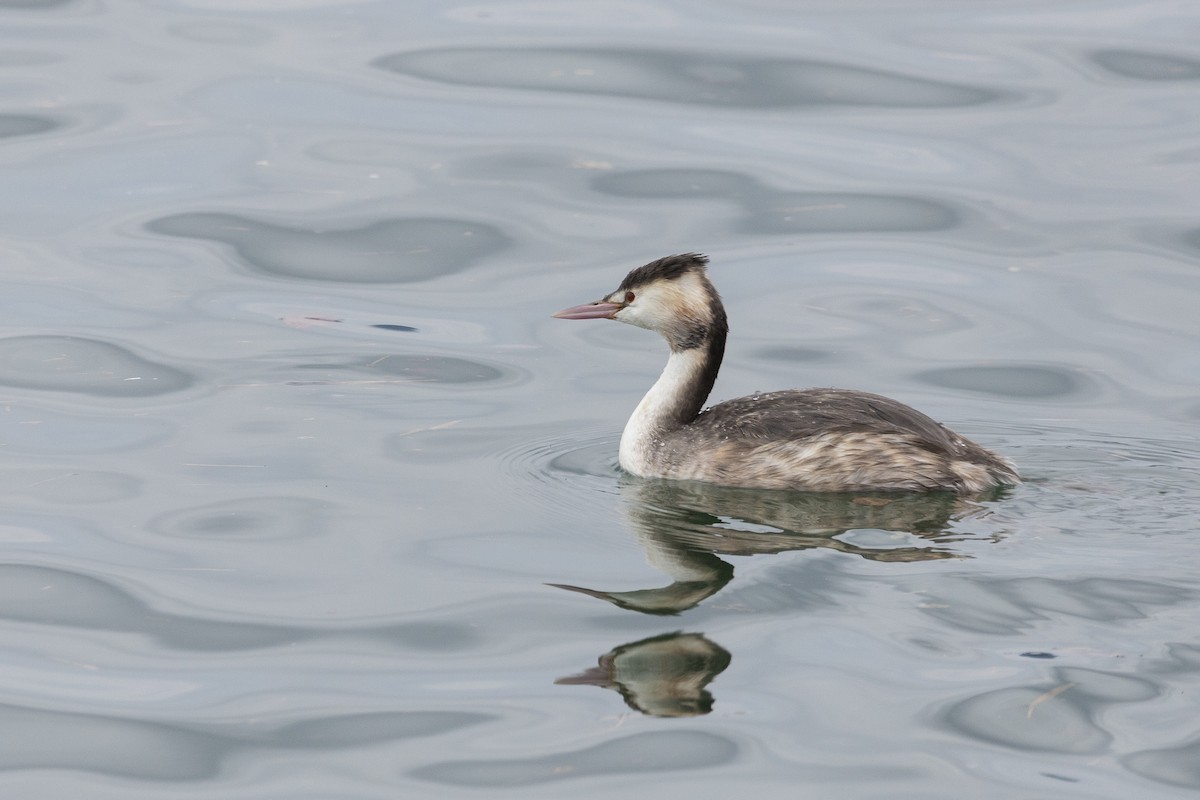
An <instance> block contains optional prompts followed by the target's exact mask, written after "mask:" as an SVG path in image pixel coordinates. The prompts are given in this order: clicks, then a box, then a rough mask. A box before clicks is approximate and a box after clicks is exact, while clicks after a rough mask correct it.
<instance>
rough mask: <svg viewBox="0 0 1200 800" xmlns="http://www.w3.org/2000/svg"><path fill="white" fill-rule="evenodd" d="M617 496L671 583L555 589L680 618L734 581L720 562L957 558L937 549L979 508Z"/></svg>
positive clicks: (778, 495)
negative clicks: (906, 537) (889, 541)
mask: <svg viewBox="0 0 1200 800" xmlns="http://www.w3.org/2000/svg"><path fill="white" fill-rule="evenodd" d="M621 493H622V496H623V500H624V501H625V502H624V507H625V511H626V516H627V519H628V522H629V526H630V528H631V530H632V531H633V534H634V536H635V537H637V539H638V541H639V542H640V543H641V545H642V547H643V549H644V550H645V551H646V558H647V560H648V561H649V562H650V564H652V565H653V566H654V567H656V568H657V569H660V570H662V571H663V572H665V573H666V574H667V575H669V576H671V577H672V578H673V579H674V581H673V582H672V583H671V584H670V585H668V586H664V587H660V588H653V589H635V590H630V591H603V590H599V589H588V588H584V587H581V586H570V585H566V584H557V583H555V584H550V585H551V586H555V587H557V588H560V589H567V590H569V591H572V592H580V593H582V594H586V595H590V596H591V597H596V598H599V599H601V600H606V601H608V602H610V603H612V604H613V605H615V606H617V607H619V608H625V609H628V610H630V611H638V612H641V613H643V614H678V613H680V612H682V611H685V610H687V609H689V608H692V607H693V606H695V605H697V604H698V603H700V602H701V601H703V600H705V599H707V598H709V597H711V596H712V595H714V594H716V593H717V592H719V591H720V590H721V589H722V588H723V587H724V586H725V585H726V584H727V583H729V582H730V581H731V580H732V579H733V566H732V565H731V564H729V563H728V562H726V561H724V560H722V559H721V558H719V557H718V554H720V555H733V556H748V555H757V554H767V553H782V552H787V551H790V550H807V549H811V548H814V547H820V548H825V549H829V550H837V551H838V552H842V553H852V554H854V555H857V556H860V557H862V558H866V559H870V560H872V561H927V560H933V559H944V558H957V557H959V556H958V554H956V553H955V552H953V551H952V550H951V549H950V548H949V546H948V545H947V544H946V543H945V542H939V541H938V540H939V538H940V537H942V536H943V535H944V534H945V533H946V530H947V528H948V526H949V525H950V523H951V522H953V521H954V520H956V519H960V518H962V517H965V516H968V515H970V514H972V513H974V512H975V511H977V510H978V509H979V506H978V505H977V504H975V503H974V502H972V501H969V500H964V499H963V498H960V497H957V496H956V495H952V494H949V493H927V494H926V493H879V494H818V493H809V492H786V491H761V490H754V489H738V488H730V487H725V486H713V485H710V484H705V483H698V482H692V481H659V480H636V479H630V480H626V481H624V482H622V484H621ZM855 529H874V530H881V531H898V532H904V533H910V534H913V535H914V536H916V537H918V539H922V540H925V541H926V542H928V545H909V546H898V547H886V548H876V547H866V546H861V545H858V544H854V543H852V542H848V541H843V540H842V539H839V538H837V537H838V536H839V535H840V534H844V533H846V532H847V531H849V530H855Z"/></svg>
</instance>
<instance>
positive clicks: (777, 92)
mask: <svg viewBox="0 0 1200 800" xmlns="http://www.w3.org/2000/svg"><path fill="white" fill-rule="evenodd" d="M372 64H373V66H376V67H378V68H380V69H383V70H387V71H388V72H395V73H398V74H400V75H405V76H409V77H413V78H421V79H424V80H429V81H437V82H439V83H445V84H452V85H456V86H476V87H495V88H503V89H517V90H525V91H538V92H561V93H566V94H576V95H605V96H610V97H623V98H631V99H640V100H654V101H657V102H660V103H682V104H687V105H698V106H717V107H724V108H798V107H822V106H860V107H861V106H867V107H879V108H958V107H965V106H976V105H980V104H983V103H994V102H997V101H999V100H1001V99H1003V98H1005V97H1008V96H1009V93H1007V92H1004V91H1001V90H998V89H994V88H990V87H983V86H970V85H966V84H962V83H951V82H948V81H938V80H931V79H928V78H921V77H916V76H913V75H903V74H900V73H896V72H885V71H883V70H877V69H869V68H865V67H855V66H850V65H847V64H838V63H835V62H831V61H818V60H815V59H793V58H764V57H752V56H734V55H720V54H715V53H711V52H707V51H701V50H691V51H689V50H682V49H665V48H664V49H649V48H642V49H636V48H598V47H593V48H577V47H571V48H559V47H522V48H513V47H446V48H437V49H429V50H416V51H410V52H404V53H395V54H393V55H389V56H384V57H382V58H379V59H376V60H375V61H374V62H372Z"/></svg>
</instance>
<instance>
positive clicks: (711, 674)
mask: <svg viewBox="0 0 1200 800" xmlns="http://www.w3.org/2000/svg"><path fill="white" fill-rule="evenodd" d="M729 661H730V655H729V652H728V651H727V650H725V648H723V647H721V646H720V645H718V644H714V643H713V642H711V641H709V640H708V639H706V638H704V637H703V636H702V635H700V634H698V633H682V632H680V633H667V634H663V635H662V636H655V637H653V638H650V639H642V640H641V641H638V642H630V643H629V644H623V645H621V646H620V647H617V648H614V649H613V650H611V651H609V652H608V653H605V654H604V655H602V656H600V659H599V662H598V663H597V665H596V666H595V667H592V668H591V669H589V670H586V671H585V672H581V673H580V674H578V675H572V676H569V677H566V678H559V679H558V680H556V681H555V683H557V684H560V685H572V686H574V685H583V684H587V685H590V686H599V687H601V688H604V689H614V690H616V691H617V692H620V693H621V697H623V698H625V703H626V705H628V706H629V707H630V708H632V709H633V710H634V711H640V712H641V713H643V714H647V715H649V716H652V717H696V716H700V715H701V714H707V713H708V712H710V711H712V706H713V697H712V695H711V694H710V693H709V692H708V690H707V689H705V688H704V687H706V686H707V685H708V684H709V682H710V681H712V679H713V678H715V677H716V676H717V675H719V674H721V672H723V671H724V669H725V668H726V667H728V666H729Z"/></svg>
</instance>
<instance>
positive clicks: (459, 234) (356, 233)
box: [146, 212, 509, 283]
mask: <svg viewBox="0 0 1200 800" xmlns="http://www.w3.org/2000/svg"><path fill="white" fill-rule="evenodd" d="M146 229H147V230H149V231H151V232H152V233H158V234H163V235H166V236H180V237H185V238H190V239H207V240H209V241H214V242H220V243H222V244H225V245H228V246H230V247H232V248H233V249H234V250H235V251H237V254H238V255H239V256H240V257H241V258H242V259H243V260H244V261H245V262H246V263H247V264H249V265H250V266H251V267H252V268H254V269H257V270H260V271H262V272H265V273H268V274H271V275H279V276H283V277H287V278H304V279H307V280H320V281H343V282H348V283H407V282H413V281H423V280H428V279H430V278H436V277H438V276H440V275H449V274H451V273H454V272H458V271H460V270H463V269H466V268H467V267H469V266H471V265H472V264H474V263H476V262H478V261H480V260H482V259H483V258H485V257H487V256H489V255H491V254H493V253H496V252H498V251H500V250H502V249H504V248H506V247H508V245H509V238H508V237H507V236H506V235H505V234H503V233H502V232H501V231H500V229H499V228H497V227H495V226H494V225H490V224H487V223H484V222H474V221H469V220H462V219H446V218H435V217H427V218H422V217H404V218H401V219H389V220H382V221H379V222H373V223H370V224H368V225H363V226H361V227H357V228H348V229H347V228H336V229H322V230H314V229H302V228H295V227H288V226H284V225H276V224H273V223H269V222H263V221H261V220H256V219H252V218H250V217H244V216H240V215H237V214H222V213H206V212H189V213H185V214H175V215H173V216H168V217H160V218H158V219H155V220H152V221H150V222H149V223H147V224H146Z"/></svg>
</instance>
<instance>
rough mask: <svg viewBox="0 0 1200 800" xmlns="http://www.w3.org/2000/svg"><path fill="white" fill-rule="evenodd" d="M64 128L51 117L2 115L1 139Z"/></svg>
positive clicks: (0, 124)
mask: <svg viewBox="0 0 1200 800" xmlns="http://www.w3.org/2000/svg"><path fill="white" fill-rule="evenodd" d="M4 7H5V4H4V0H0V8H4ZM62 126H63V124H62V122H60V121H59V120H56V119H51V118H50V117H38V116H34V115H32V114H0V139H8V138H10V137H13V136H35V135H37V134H39V133H46V132H47V131H52V130H54V129H55V128H61V127H62Z"/></svg>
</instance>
